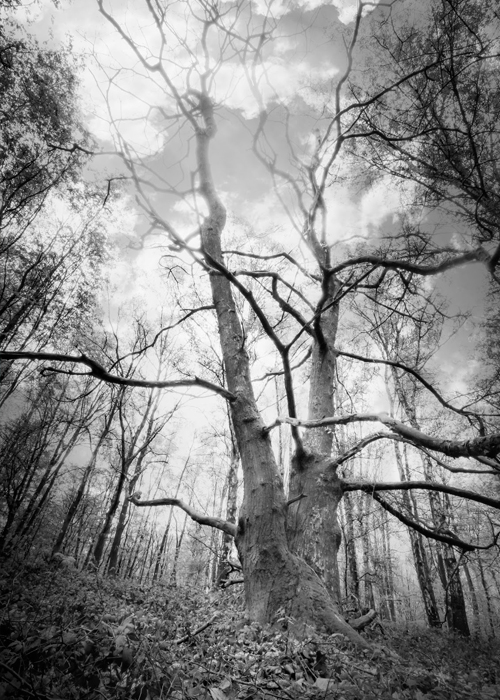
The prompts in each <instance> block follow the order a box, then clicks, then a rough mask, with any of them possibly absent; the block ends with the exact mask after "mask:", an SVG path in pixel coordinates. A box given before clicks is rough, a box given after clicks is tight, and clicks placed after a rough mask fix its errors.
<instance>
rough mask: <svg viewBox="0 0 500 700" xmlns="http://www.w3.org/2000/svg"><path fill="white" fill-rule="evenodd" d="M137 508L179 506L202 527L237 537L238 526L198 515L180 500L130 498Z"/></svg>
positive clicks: (220, 519) (209, 516)
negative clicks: (205, 526)
mask: <svg viewBox="0 0 500 700" xmlns="http://www.w3.org/2000/svg"><path fill="white" fill-rule="evenodd" d="M128 500H129V501H130V502H131V503H133V504H134V505H135V506H139V507H142V506H177V508H181V509H182V510H183V511H184V512H185V513H187V514H188V515H189V517H190V518H191V519H192V520H194V521H195V523H199V524H200V525H208V526H209V527H214V528H216V529H217V530H222V532H225V533H226V534H228V535H231V537H236V525H235V524H234V523H229V522H228V521H227V520H223V519H222V518H217V517H216V516H212V515H203V513H198V512H197V511H196V510H194V508H191V506H189V505H188V504H187V503H184V501H181V500H180V499H179V498H156V499H153V500H152V501H140V500H139V499H138V498H137V497H136V496H129V499H128Z"/></svg>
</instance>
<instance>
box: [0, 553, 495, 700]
mask: <svg viewBox="0 0 500 700" xmlns="http://www.w3.org/2000/svg"><path fill="white" fill-rule="evenodd" d="M236 589H241V586H232V587H230V588H228V589H226V590H225V591H217V592H214V593H207V594H205V593H202V592H200V591H197V590H194V589H191V588H189V589H187V588H173V587H168V586H164V585H156V586H154V587H149V586H140V585H138V584H137V583H133V582H130V581H121V580H113V579H107V578H103V577H101V576H97V575H95V574H91V573H88V572H79V571H76V570H66V569H61V568H57V567H56V566H55V565H46V564H37V565H33V564H29V563H24V564H23V565H21V566H20V565H19V564H17V565H15V564H12V563H10V564H9V562H7V563H6V564H5V562H4V565H3V568H2V572H1V573H0V699H3V698H27V699H30V698H40V699H42V700H73V699H77V698H85V699H86V700H98V699H102V698H104V699H105V700H106V699H107V698H117V699H120V700H153V699H156V698H172V699H173V700H184V699H191V698H195V699H197V700H264V699H265V700H268V699H269V700H274V699H276V698H278V699H279V700H295V699H297V700H298V699H299V698H306V699H308V698H310V699H311V700H312V699H314V700H316V699H319V698H323V699H325V700H330V699H333V698H335V699H336V700H354V699H359V700H361V699H363V700H365V699H366V700H369V699H371V698H383V699H384V700H385V699H386V698H387V699H388V700H389V699H391V700H438V699H439V700H446V699H448V698H450V699H451V698H474V699H477V700H493V699H500V647H499V645H498V643H493V642H491V641H490V642H487V641H486V640H483V641H480V640H478V639H473V638H470V639H463V638H457V637H455V636H451V635H449V634H447V633H444V632H440V631H435V630H434V631H431V630H425V629H418V630H413V631H409V630H408V629H407V628H405V627H404V626H394V625H389V624H388V623H385V622H383V623H382V627H383V630H382V629H381V628H380V627H375V629H373V630H367V631H366V632H365V633H364V634H366V636H367V638H369V639H370V641H371V642H372V643H373V651H366V650H362V649H359V648H355V647H353V646H352V645H351V644H350V643H349V642H348V641H347V640H346V639H345V638H344V637H343V636H342V635H333V636H330V637H327V636H314V637H312V638H309V639H304V640H302V641H300V642H299V641H297V640H294V639H292V638H291V637H290V635H289V633H288V632H287V630H286V629H285V627H286V620H282V621H280V625H278V626H277V627H274V628H271V627H270V626H264V627H262V626H260V625H257V624H251V623H250V622H249V621H248V620H247V619H246V618H245V613H244V608H243V604H242V599H241V592H238V591H237V590H236ZM207 623H208V624H207ZM203 626H205V628H204V629H203V630H200V628H201V627H203Z"/></svg>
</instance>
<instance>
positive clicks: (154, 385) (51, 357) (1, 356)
mask: <svg viewBox="0 0 500 700" xmlns="http://www.w3.org/2000/svg"><path fill="white" fill-rule="evenodd" d="M0 360H13V361H15V360H42V361H53V362H70V363H72V364H74V365H75V364H77V365H78V364H79V365H85V366H86V367H89V368H90V372H72V371H71V370H61V369H58V368H56V367H43V368H42V370H41V371H42V372H43V373H48V372H54V373H58V374H70V375H82V374H84V375H85V376H89V377H95V378H96V379H99V380H101V381H103V382H107V383H108V384H119V385H122V386H141V387H146V388H148V389H174V388H177V387H181V386H195V387H201V388H203V389H208V390H210V391H213V392H214V393H215V394H220V396H223V397H224V398H225V399H227V400H228V401H234V399H235V396H234V395H233V394H232V393H231V392H230V391H228V390H227V389H225V388H224V387H222V386H218V385H217V384H213V383H212V382H209V381H207V380H205V379H201V378H200V377H193V378H192V379H170V380H167V381H149V380H146V379H131V378H130V379H129V378H126V377H118V376H116V375H115V374H110V373H109V372H107V370H106V369H104V367H103V366H102V365H101V364H99V362H96V360H92V359H91V358H90V357H87V356H86V355H83V354H82V355H78V356H75V355H63V354H60V353H52V352H29V351H21V352H9V351H2V352H0Z"/></svg>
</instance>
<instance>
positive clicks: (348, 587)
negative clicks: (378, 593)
mask: <svg viewBox="0 0 500 700" xmlns="http://www.w3.org/2000/svg"><path fill="white" fill-rule="evenodd" d="M358 497H361V495H360V494H358ZM352 498H353V496H352V495H351V494H350V493H346V494H345V495H344V501H343V504H344V513H345V529H346V535H347V536H346V539H345V558H346V582H345V592H346V597H347V596H352V597H354V599H355V601H356V604H357V605H359V567H358V560H357V555H356V539H355V532H354V518H353V508H352V503H351V499H352Z"/></svg>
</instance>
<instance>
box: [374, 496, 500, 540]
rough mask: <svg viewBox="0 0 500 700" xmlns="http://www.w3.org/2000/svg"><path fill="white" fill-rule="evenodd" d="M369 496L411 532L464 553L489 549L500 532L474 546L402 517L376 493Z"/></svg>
mask: <svg viewBox="0 0 500 700" xmlns="http://www.w3.org/2000/svg"><path fill="white" fill-rule="evenodd" d="M371 495H372V498H373V499H374V500H375V501H377V503H379V504H380V505H381V506H382V508H384V509H385V510H386V511H387V512H388V513H390V514H391V515H393V516H394V517H395V518H397V519H398V520H399V521H400V522H402V523H403V524H404V525H407V526H408V527H411V528H412V529H413V530H416V531H417V532H420V534H421V535H424V536H425V537H430V538H431V539H433V540H437V541H438V542H444V543H445V544H449V545H451V546H452V547H459V548H460V549H462V550H463V551H465V552H473V551H474V550H475V549H490V548H491V547H493V546H494V545H495V544H496V543H497V541H498V537H499V535H500V532H499V533H498V534H497V535H496V536H495V537H494V539H493V542H491V543H490V544H488V545H476V544H471V543H470V542H464V541H463V540H461V539H459V538H458V537H455V536H451V535H446V534H444V533H441V532H437V531H436V530H431V529H430V528H428V527H425V526H424V525H422V524H421V523H418V522H416V521H415V520H412V519H411V518H409V517H408V516H406V515H403V513H401V512H400V511H399V510H397V509H396V508H394V507H393V506H392V505H391V504H390V503H387V501H384V499H383V498H381V497H380V496H379V495H378V494H377V493H372V494H371Z"/></svg>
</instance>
